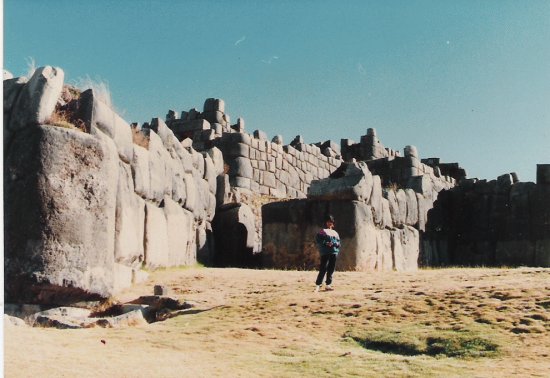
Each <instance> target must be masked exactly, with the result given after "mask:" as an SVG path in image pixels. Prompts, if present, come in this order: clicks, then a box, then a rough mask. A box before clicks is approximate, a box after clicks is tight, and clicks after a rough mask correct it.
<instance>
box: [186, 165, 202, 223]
mask: <svg viewBox="0 0 550 378" xmlns="http://www.w3.org/2000/svg"><path fill="white" fill-rule="evenodd" d="M184 180H185V191H186V194H187V195H186V197H185V205H184V207H185V208H186V209H187V210H189V211H191V212H192V213H196V212H198V211H199V209H200V206H201V204H200V197H199V191H198V188H197V183H196V180H195V178H194V177H193V175H192V174H189V173H186V174H185V176H184Z"/></svg>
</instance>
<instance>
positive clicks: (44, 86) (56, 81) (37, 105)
mask: <svg viewBox="0 0 550 378" xmlns="http://www.w3.org/2000/svg"><path fill="white" fill-rule="evenodd" d="M63 78H64V73H63V70H62V69H60V68H54V67H51V66H46V67H41V68H38V69H37V70H36V71H35V72H34V74H33V75H32V76H31V78H30V79H29V81H28V82H27V83H26V84H25V85H24V86H23V87H22V88H21V91H20V93H19V95H18V96H17V100H16V101H15V103H14V105H13V109H12V110H11V121H10V123H9V129H10V130H11V131H14V132H15V131H17V130H20V129H21V128H23V127H26V126H31V125H38V124H41V123H44V122H45V121H46V120H47V119H48V118H49V117H50V116H51V115H52V113H53V111H54V108H55V104H56V103H57V100H58V99H59V96H60V94H61V89H62V88H63Z"/></svg>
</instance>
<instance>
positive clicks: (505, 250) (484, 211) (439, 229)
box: [422, 164, 550, 267]
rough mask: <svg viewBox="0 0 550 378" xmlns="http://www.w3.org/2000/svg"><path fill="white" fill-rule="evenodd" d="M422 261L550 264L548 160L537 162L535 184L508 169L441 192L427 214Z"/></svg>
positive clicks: (549, 181)
mask: <svg viewBox="0 0 550 378" xmlns="http://www.w3.org/2000/svg"><path fill="white" fill-rule="evenodd" d="M422 262H423V264H425V265H429V266H446V265H469V266H520V265H527V266H545V267H548V266H550V165H548V164H546V165H538V167H537V183H536V184H535V183H532V182H519V181H518V180H517V176H516V175H515V174H505V175H502V176H499V177H498V178H497V179H496V180H491V181H487V180H476V179H471V180H463V181H462V182H461V184H460V185H459V186H457V187H455V188H453V189H451V190H449V191H445V192H443V193H441V195H440V196H439V197H438V200H437V201H436V202H435V206H434V208H433V209H432V210H431V211H430V212H429V214H428V224H427V230H426V234H425V235H424V237H423V253H422Z"/></svg>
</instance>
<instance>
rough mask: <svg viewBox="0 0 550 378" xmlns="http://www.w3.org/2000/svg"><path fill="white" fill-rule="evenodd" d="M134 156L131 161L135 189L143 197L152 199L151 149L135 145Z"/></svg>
mask: <svg viewBox="0 0 550 378" xmlns="http://www.w3.org/2000/svg"><path fill="white" fill-rule="evenodd" d="M133 148H134V156H133V158H132V161H131V163H130V164H131V168H132V177H133V179H134V190H135V192H136V193H137V194H138V195H140V196H141V197H142V198H146V199H152V198H153V197H152V196H151V177H150V173H149V169H150V168H149V151H147V150H146V149H145V148H143V147H140V146H138V145H135V144H134V146H133Z"/></svg>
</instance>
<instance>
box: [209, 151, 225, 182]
mask: <svg viewBox="0 0 550 378" xmlns="http://www.w3.org/2000/svg"><path fill="white" fill-rule="evenodd" d="M206 153H207V154H208V155H209V156H210V158H211V159H212V162H213V163H214V168H215V172H216V176H219V175H223V173H224V160H223V154H222V152H221V151H220V149H219V148H217V147H212V148H210V149H208V150H206Z"/></svg>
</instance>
